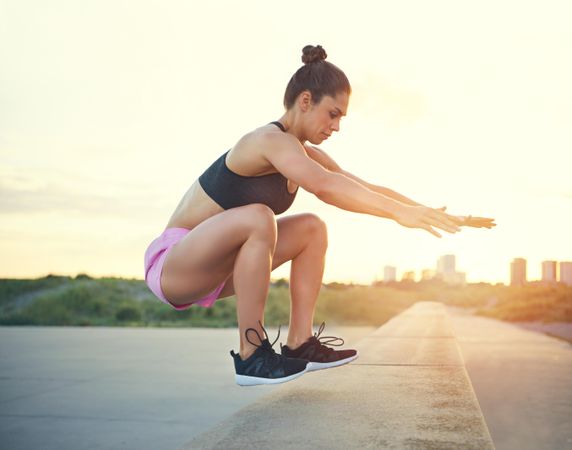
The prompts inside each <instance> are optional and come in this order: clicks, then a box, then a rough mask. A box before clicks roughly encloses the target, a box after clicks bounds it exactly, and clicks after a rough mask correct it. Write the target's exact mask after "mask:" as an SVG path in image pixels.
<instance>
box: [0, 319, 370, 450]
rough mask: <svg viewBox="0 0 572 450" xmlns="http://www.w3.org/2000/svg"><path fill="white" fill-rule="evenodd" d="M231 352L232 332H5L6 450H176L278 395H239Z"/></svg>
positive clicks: (0, 412)
mask: <svg viewBox="0 0 572 450" xmlns="http://www.w3.org/2000/svg"><path fill="white" fill-rule="evenodd" d="M373 330H374V328H372V327H343V328H340V327H332V326H328V325H326V328H325V330H324V333H323V334H324V335H333V336H340V337H342V338H344V339H345V340H346V343H347V344H348V345H347V346H344V348H349V347H350V346H351V345H352V343H354V342H356V341H357V340H359V339H360V338H361V337H363V336H365V335H367V334H369V333H371V332H372V331H373ZM268 333H269V335H270V337H271V341H273V340H274V338H275V336H276V329H269V330H268ZM286 336H287V328H282V330H281V336H280V340H279V341H278V342H277V343H276V344H275V348H276V349H277V350H278V351H279V342H283V343H285V342H286ZM231 349H234V350H238V334H237V330H235V329H204V328H203V329H200V328H198V329H169V328H166V329H165V328H162V329H161V328H104V327H101V328H91V327H89V328H81V327H0V448H1V449H2V450H30V449H42V450H87V449H89V450H93V449H98V450H99V449H101V450H135V449H136V450H146V449H149V450H173V449H176V448H178V447H180V446H181V445H182V444H183V443H185V442H187V441H188V440H189V439H190V438H192V437H193V436H195V435H198V434H200V433H202V432H203V431H205V430H206V429H208V428H209V427H211V426H213V425H214V424H216V423H217V422H219V421H221V420H223V419H224V418H226V417H228V416H229V415H231V414H232V413H233V412H235V411H237V410H238V409H240V408H242V407H243V406H246V405H248V404H250V403H252V402H253V401H255V400H256V399H258V398H259V397H260V396H262V395H265V394H267V393H269V392H271V391H272V390H273V389H274V388H275V387H276V386H256V387H239V386H237V385H236V384H235V382H234V366H233V362H232V357H231V356H230V354H229V351H230V350H231Z"/></svg>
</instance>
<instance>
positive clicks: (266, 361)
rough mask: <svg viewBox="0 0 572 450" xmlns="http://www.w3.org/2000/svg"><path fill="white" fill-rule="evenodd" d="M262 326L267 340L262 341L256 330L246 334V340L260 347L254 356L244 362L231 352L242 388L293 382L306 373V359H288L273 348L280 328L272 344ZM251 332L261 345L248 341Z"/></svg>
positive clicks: (249, 329)
mask: <svg viewBox="0 0 572 450" xmlns="http://www.w3.org/2000/svg"><path fill="white" fill-rule="evenodd" d="M259 323H260V322H259ZM260 326H261V327H262V330H263V331H264V334H265V336H266V339H262V338H261V337H260V334H259V333H258V331H257V330H256V329H254V328H248V329H247V330H246V331H245V333H244V334H245V336H246V340H247V341H248V342H250V343H251V344H252V345H256V346H257V347H258V348H257V349H256V351H255V352H254V353H253V354H252V355H250V356H249V357H248V358H247V359H245V360H242V358H241V357H240V354H238V353H235V352H234V351H233V350H231V351H230V354H231V356H232V357H233V359H234V368H235V370H236V375H235V380H236V383H237V384H239V385H240V386H254V385H257V384H277V383H284V382H286V381H290V380H293V379H294V378H298V377H299V376H301V375H303V374H304V373H306V371H307V366H308V361H306V360H304V359H296V358H287V357H286V356H282V355H279V354H277V353H276V352H275V351H274V349H273V348H272V346H273V345H274V344H275V343H276V341H277V340H278V337H280V327H278V336H277V337H276V340H275V341H274V342H273V343H272V344H271V343H270V341H269V340H268V334H267V333H266V330H265V329H264V327H263V326H262V323H260ZM249 331H254V332H255V333H256V335H257V336H258V340H259V341H260V343H261V345H257V344H255V343H254V342H252V341H251V340H250V339H248V332H249Z"/></svg>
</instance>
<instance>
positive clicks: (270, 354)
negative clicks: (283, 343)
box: [244, 320, 280, 368]
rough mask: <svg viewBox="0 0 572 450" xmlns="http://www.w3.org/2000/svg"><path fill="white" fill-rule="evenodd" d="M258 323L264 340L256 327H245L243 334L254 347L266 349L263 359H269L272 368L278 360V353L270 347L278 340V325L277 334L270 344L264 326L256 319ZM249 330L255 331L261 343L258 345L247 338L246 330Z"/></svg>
mask: <svg viewBox="0 0 572 450" xmlns="http://www.w3.org/2000/svg"><path fill="white" fill-rule="evenodd" d="M258 323H259V324H260V327H261V328H262V331H263V332H264V336H266V340H264V339H262V338H261V337H260V333H259V332H258V330H257V329H256V328H247V329H246V331H245V332H244V336H245V337H246V340H247V341H248V342H250V343H251V344H252V345H254V346H255V347H258V348H262V349H264V350H266V354H265V355H266V357H265V359H266V360H267V361H268V360H270V363H271V366H270V367H271V368H274V367H275V366H276V365H277V364H278V363H279V362H280V355H278V354H277V353H276V352H275V351H274V349H273V348H272V347H273V346H274V344H276V341H277V340H278V338H279V337H280V325H278V336H276V339H274V342H273V343H272V344H271V343H270V338H269V336H268V333H267V332H266V328H264V326H263V325H262V323H261V322H260V320H259V321H258ZM249 331H254V332H255V333H256V336H257V337H258V340H259V341H260V343H261V344H262V345H258V344H256V343H254V342H252V341H251V340H250V339H248V332H249Z"/></svg>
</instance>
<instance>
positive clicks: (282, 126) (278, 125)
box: [270, 121, 286, 132]
mask: <svg viewBox="0 0 572 450" xmlns="http://www.w3.org/2000/svg"><path fill="white" fill-rule="evenodd" d="M270 123H273V124H274V125H276V126H277V127H278V128H280V129H281V130H282V131H284V132H285V131H286V128H284V125H282V124H281V123H280V122H278V121H274V122H270Z"/></svg>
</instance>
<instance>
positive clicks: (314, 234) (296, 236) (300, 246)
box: [217, 213, 327, 298]
mask: <svg viewBox="0 0 572 450" xmlns="http://www.w3.org/2000/svg"><path fill="white" fill-rule="evenodd" d="M276 224H277V229H278V237H277V241H276V249H275V251H274V257H273V258H272V270H274V269H276V268H278V267H280V266H281V265H282V264H284V263H285V262H288V261H291V260H293V259H294V258H295V257H296V256H298V255H299V254H300V253H301V252H302V251H303V250H304V248H306V246H307V245H308V244H309V242H310V241H312V240H315V239H321V240H322V241H323V243H324V245H326V246H327V231H326V225H325V223H324V222H323V221H322V220H321V219H320V218H319V217H318V216H316V215H315V214H311V213H302V214H294V215H291V216H287V217H281V218H280V219H278V220H277V221H276ZM231 295H234V284H233V278H232V275H231V276H230V278H228V280H227V281H226V283H225V286H224V288H223V289H222V291H221V292H220V294H219V295H218V297H217V298H225V297H229V296H231Z"/></svg>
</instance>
